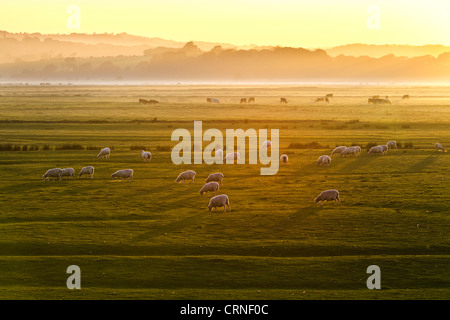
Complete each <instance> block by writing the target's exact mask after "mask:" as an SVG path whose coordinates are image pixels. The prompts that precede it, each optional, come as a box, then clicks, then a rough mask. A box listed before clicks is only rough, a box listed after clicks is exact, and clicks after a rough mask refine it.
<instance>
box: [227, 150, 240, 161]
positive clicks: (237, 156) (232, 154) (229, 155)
mask: <svg viewBox="0 0 450 320" xmlns="http://www.w3.org/2000/svg"><path fill="white" fill-rule="evenodd" d="M240 158H241V154H240V153H239V152H230V153H227V155H226V156H225V159H224V160H225V162H226V163H232V161H234V160H239V159H240Z"/></svg>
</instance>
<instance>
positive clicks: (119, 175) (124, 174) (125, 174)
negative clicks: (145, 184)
mask: <svg viewBox="0 0 450 320" xmlns="http://www.w3.org/2000/svg"><path fill="white" fill-rule="evenodd" d="M133 174H134V171H133V169H123V170H117V171H116V172H114V173H113V174H112V175H111V179H118V180H122V179H131V180H133Z"/></svg>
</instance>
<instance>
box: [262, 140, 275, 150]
mask: <svg viewBox="0 0 450 320" xmlns="http://www.w3.org/2000/svg"><path fill="white" fill-rule="evenodd" d="M271 146H272V142H271V141H270V140H266V141H264V142H263V144H262V146H261V149H268V148H270V147H271Z"/></svg>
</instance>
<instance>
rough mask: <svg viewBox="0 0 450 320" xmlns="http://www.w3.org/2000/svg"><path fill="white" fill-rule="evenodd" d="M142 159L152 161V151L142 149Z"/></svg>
mask: <svg viewBox="0 0 450 320" xmlns="http://www.w3.org/2000/svg"><path fill="white" fill-rule="evenodd" d="M141 155H142V159H144V162H150V161H151V160H152V154H151V153H150V151H144V150H141Z"/></svg>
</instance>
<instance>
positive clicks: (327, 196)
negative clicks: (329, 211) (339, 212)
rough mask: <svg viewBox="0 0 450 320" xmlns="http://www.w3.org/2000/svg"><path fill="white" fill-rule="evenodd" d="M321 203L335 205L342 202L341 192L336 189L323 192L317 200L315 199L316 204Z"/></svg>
mask: <svg viewBox="0 0 450 320" xmlns="http://www.w3.org/2000/svg"><path fill="white" fill-rule="evenodd" d="M321 201H334V204H336V203H337V202H339V203H340V202H341V200H340V199H339V191H337V190H336V189H331V190H325V191H322V192H321V193H320V194H319V196H318V197H317V198H315V199H314V202H315V204H318V203H319V202H321Z"/></svg>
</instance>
